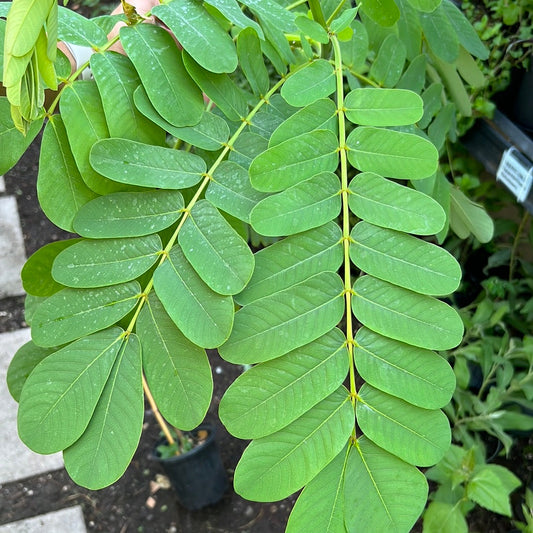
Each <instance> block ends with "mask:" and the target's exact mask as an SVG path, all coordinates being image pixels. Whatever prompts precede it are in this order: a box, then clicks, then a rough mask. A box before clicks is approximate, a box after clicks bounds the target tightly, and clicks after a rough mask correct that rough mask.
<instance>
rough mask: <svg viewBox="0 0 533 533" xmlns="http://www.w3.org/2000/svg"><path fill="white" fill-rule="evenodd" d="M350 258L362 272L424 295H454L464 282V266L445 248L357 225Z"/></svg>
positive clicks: (352, 234)
mask: <svg viewBox="0 0 533 533" xmlns="http://www.w3.org/2000/svg"><path fill="white" fill-rule="evenodd" d="M350 237H351V239H352V242H350V258H351V260H352V262H353V263H354V264H355V265H356V266H357V267H359V268H360V269H361V270H362V271H363V272H366V273H368V274H370V275H372V276H374V277H376V278H380V279H383V280H385V281H388V282H390V283H393V284H394V285H399V286H400V287H404V288H406V289H410V290H412V291H415V292H419V293H421V294H429V295H433V296H443V295H447V294H451V293H452V292H454V291H455V290H456V289H457V287H458V286H459V282H460V281H461V267H460V265H459V263H458V262H457V261H456V259H455V258H454V257H453V255H451V254H450V253H449V252H448V251H446V250H445V249H444V248H441V247H439V246H436V245H434V244H431V243H429V242H426V241H423V240H422V239H417V238H416V237H412V236H411V235H406V234H405V233H400V232H397V231H394V230H390V229H385V228H380V227H378V226H373V225H372V224H369V223H368V222H364V221H362V222H359V223H358V224H356V225H355V226H354V228H353V230H352V232H351V235H350Z"/></svg>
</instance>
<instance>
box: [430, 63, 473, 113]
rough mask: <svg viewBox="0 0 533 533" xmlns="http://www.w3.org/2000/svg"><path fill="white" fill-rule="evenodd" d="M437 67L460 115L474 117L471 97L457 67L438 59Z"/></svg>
mask: <svg viewBox="0 0 533 533" xmlns="http://www.w3.org/2000/svg"><path fill="white" fill-rule="evenodd" d="M435 66H436V67H437V70H438V72H439V74H440V76H441V78H442V81H443V83H444V85H445V86H446V88H447V89H448V92H449V93H450V97H451V99H452V100H453V103H454V104H455V105H456V106H457V109H458V111H459V113H460V114H462V115H463V116H465V117H470V116H472V104H471V102H470V97H469V96H468V92H467V91H466V88H465V85H464V83H463V81H462V80H461V77H460V76H459V74H458V73H457V67H456V66H455V65H451V64H450V63H446V62H445V61H441V60H440V59H439V58H438V57H435Z"/></svg>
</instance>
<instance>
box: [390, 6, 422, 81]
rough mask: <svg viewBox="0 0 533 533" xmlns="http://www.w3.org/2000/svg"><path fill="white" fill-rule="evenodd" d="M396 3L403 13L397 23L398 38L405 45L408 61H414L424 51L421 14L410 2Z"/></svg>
mask: <svg viewBox="0 0 533 533" xmlns="http://www.w3.org/2000/svg"><path fill="white" fill-rule="evenodd" d="M396 3H397V4H398V7H399V8H400V11H401V16H400V20H398V23H397V25H398V36H399V37H400V39H401V41H402V42H403V43H404V44H405V47H406V50H407V59H409V60H413V59H414V58H415V57H416V56H418V55H419V54H420V53H421V52H422V50H423V48H422V27H421V25H420V16H419V12H418V10H417V9H415V8H414V7H413V6H412V5H411V4H410V3H409V0H396ZM424 56H425V53H424ZM424 77H425V76H424Z"/></svg>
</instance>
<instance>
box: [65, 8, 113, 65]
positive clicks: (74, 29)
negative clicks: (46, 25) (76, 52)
mask: <svg viewBox="0 0 533 533" xmlns="http://www.w3.org/2000/svg"><path fill="white" fill-rule="evenodd" d="M57 21H58V23H59V24H58V34H57V36H58V39H59V40H60V41H66V42H67V43H72V44H77V45H79V46H88V47H90V48H93V47H99V46H103V45H104V44H106V43H107V35H106V32H105V31H104V30H102V28H100V27H99V26H98V24H96V23H95V22H94V21H93V20H89V19H86V18H85V17H83V16H82V15H80V14H79V13H76V12H75V11H73V10H72V9H68V8H66V7H63V6H59V8H58V11H57ZM78 66H79V65H78Z"/></svg>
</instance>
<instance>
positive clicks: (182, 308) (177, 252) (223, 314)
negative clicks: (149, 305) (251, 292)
mask: <svg viewBox="0 0 533 533" xmlns="http://www.w3.org/2000/svg"><path fill="white" fill-rule="evenodd" d="M154 288H155V292H156V294H157V296H158V297H159V299H160V300H161V302H162V303H163V306H164V307H165V310H166V312H167V313H168V314H169V315H170V317H171V318H172V320H173V321H174V323H175V324H176V326H177V327H178V328H179V329H180V331H181V332H182V333H183V334H184V335H185V337H187V338H188V339H189V340H190V341H192V342H194V343H195V344H197V345H198V346H202V347H203V348H216V347H217V346H220V345H221V344H222V343H223V342H224V341H225V340H226V339H227V338H228V337H229V334H230V332H231V327H232V325H233V299H232V298H231V296H222V295H220V294H217V293H216V292H214V291H213V290H212V289H210V288H209V287H208V286H207V285H206V284H205V282H204V281H203V280H202V279H201V278H200V277H199V276H198V274H197V273H196V271H195V270H194V269H193V267H192V266H191V265H190V263H189V262H188V261H187V259H186V258H185V255H184V254H183V252H182V250H181V248H180V247H179V246H174V247H173V248H172V250H171V251H170V253H169V257H168V259H167V260H166V261H165V262H164V263H162V264H161V265H159V266H158V267H157V269H156V271H155V273H154Z"/></svg>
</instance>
